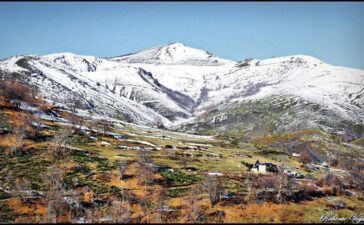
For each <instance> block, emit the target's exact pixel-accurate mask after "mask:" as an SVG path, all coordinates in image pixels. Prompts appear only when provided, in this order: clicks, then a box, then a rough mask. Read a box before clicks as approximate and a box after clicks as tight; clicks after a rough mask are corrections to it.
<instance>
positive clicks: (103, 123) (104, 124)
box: [96, 120, 113, 136]
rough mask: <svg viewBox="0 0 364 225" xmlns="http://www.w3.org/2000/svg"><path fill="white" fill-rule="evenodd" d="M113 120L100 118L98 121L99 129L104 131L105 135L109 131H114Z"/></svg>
mask: <svg viewBox="0 0 364 225" xmlns="http://www.w3.org/2000/svg"><path fill="white" fill-rule="evenodd" d="M112 126H113V124H112V122H110V121H107V120H99V121H97V123H96V127H97V130H100V131H102V133H103V135H104V136H106V133H107V132H110V131H112Z"/></svg>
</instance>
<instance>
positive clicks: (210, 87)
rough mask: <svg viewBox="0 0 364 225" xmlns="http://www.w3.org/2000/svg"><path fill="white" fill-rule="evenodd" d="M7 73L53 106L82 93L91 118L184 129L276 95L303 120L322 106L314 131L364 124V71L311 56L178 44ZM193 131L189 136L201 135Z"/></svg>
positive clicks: (28, 61)
mask: <svg viewBox="0 0 364 225" xmlns="http://www.w3.org/2000/svg"><path fill="white" fill-rule="evenodd" d="M0 71H1V72H2V73H3V74H6V73H14V72H15V73H19V74H22V75H23V76H24V77H26V78H27V79H29V80H30V82H31V83H34V84H35V85H36V86H38V87H39V89H40V90H41V93H42V95H43V96H44V97H46V99H48V100H49V101H51V102H54V103H61V104H67V102H68V100H69V99H72V98H74V97H75V96H77V97H78V98H81V99H83V101H84V102H87V104H88V105H93V106H94V107H86V109H83V110H84V111H85V112H87V113H92V112H94V113H96V114H100V113H101V114H103V115H108V116H111V117H117V116H120V115H122V116H121V118H122V119H125V120H127V121H130V122H134V123H137V124H142V125H148V126H155V125H157V124H163V125H164V126H166V127H171V128H173V129H179V128H181V127H182V126H181V124H183V123H184V122H183V121H189V122H191V121H194V122H196V123H201V122H203V121H205V122H206V118H205V115H210V116H211V115H214V114H216V116H217V115H225V116H226V115H230V114H229V113H227V112H228V111H229V110H231V109H234V108H240V107H241V106H244V104H252V103H251V102H253V103H254V102H255V101H260V100H262V101H265V100H266V99H272V96H278V99H279V97H280V96H287V99H288V100H287V103H286V104H288V105H287V108H289V109H292V113H293V114H294V115H295V116H294V118H296V120H300V119H302V117H300V116H299V115H301V112H304V111H306V110H307V108H305V106H304V104H306V103H307V104H314V105H317V107H316V108H317V109H316V110H314V109H310V110H309V112H308V111H307V115H309V114H310V115H311V114H312V115H313V116H312V118H314V119H313V120H312V121H309V122H307V124H311V125H312V124H315V125H314V126H313V125H312V126H311V125H310V126H307V127H308V128H312V127H314V128H317V127H321V128H322V127H325V128H330V129H331V128H333V129H342V127H338V126H339V125H333V124H336V122H337V120H339V121H341V122H342V124H344V123H347V121H350V123H353V124H356V123H359V124H360V123H362V121H363V120H364V115H363V113H362V111H363V105H364V100H363V99H364V88H362V87H363V84H364V71H363V70H359V69H351V68H346V67H338V66H333V65H329V64H326V63H324V62H322V61H321V60H319V59H317V58H315V57H312V56H307V55H293V56H283V57H275V58H270V59H264V60H258V59H246V60H243V61H232V60H225V59H222V58H219V57H216V56H214V55H212V54H211V53H209V52H207V51H205V50H199V49H194V48H190V47H187V46H185V45H184V44H182V43H170V44H167V45H163V46H158V47H154V48H149V49H146V50H142V51H138V52H136V53H131V54H128V55H123V56H117V57H108V58H99V57H95V56H82V55H76V54H74V53H69V52H65V53H55V54H48V55H44V56H35V55H25V56H14V57H9V58H7V59H4V60H1V61H0ZM80 96H82V97H80ZM292 99H295V100H292ZM272 101H275V100H272ZM278 101H280V100H278ZM288 102H290V103H288ZM266 104H268V105H270V104H271V103H270V102H267V103H266ZM280 104H283V103H280ZM290 104H298V105H299V106H300V107H297V105H290ZM251 110H254V109H251ZM326 111H327V112H328V113H327V115H325V116H322V115H323V114H322V113H323V112H326ZM272 114H273V115H274V116H273V117H279V118H284V115H278V114H277V115H276V114H275V112H273V111H272ZM212 120H214V121H216V118H215V119H214V118H213V119H212ZM276 120H277V121H278V119H277V118H274V119H273V121H270V122H269V123H271V122H272V123H277V121H276ZM265 122H266V121H265ZM187 124H188V123H187ZM324 124H325V125H324ZM193 126H194V125H191V127H190V128H189V129H187V130H186V131H189V132H195V131H196V130H195V129H194V128H193ZM231 126H233V125H232V124H229V125H228V126H225V127H224V129H229V128H230V127H231ZM340 126H341V125H340ZM344 127H345V126H344ZM184 128H185V127H184ZM345 129H347V128H345ZM198 130H200V129H198ZM283 130H284V129H283ZM283 130H282V129H278V130H275V131H276V132H281V131H283ZM243 132H247V131H243Z"/></svg>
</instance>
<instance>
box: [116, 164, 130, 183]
mask: <svg viewBox="0 0 364 225" xmlns="http://www.w3.org/2000/svg"><path fill="white" fill-rule="evenodd" d="M127 168H128V162H127V161H123V162H121V163H120V164H119V166H118V169H119V175H120V180H122V179H123V176H124V173H125V171H126V169H127Z"/></svg>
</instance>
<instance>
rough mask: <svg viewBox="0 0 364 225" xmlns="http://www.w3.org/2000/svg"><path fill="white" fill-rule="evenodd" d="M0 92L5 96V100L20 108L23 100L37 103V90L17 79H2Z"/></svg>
mask: <svg viewBox="0 0 364 225" xmlns="http://www.w3.org/2000/svg"><path fill="white" fill-rule="evenodd" d="M0 87H1V88H0V94H1V95H2V96H3V97H4V101H5V102H7V103H10V104H12V106H14V107H16V108H19V107H20V104H21V102H22V101H25V102H27V103H29V104H31V105H34V104H36V103H37V101H36V99H35V98H34V96H35V94H36V92H35V90H34V89H32V88H31V87H30V86H28V85H25V84H22V83H21V82H19V81H17V80H13V81H2V82H1V86H0Z"/></svg>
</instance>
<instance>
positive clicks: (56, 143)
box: [49, 127, 72, 160]
mask: <svg viewBox="0 0 364 225" xmlns="http://www.w3.org/2000/svg"><path fill="white" fill-rule="evenodd" d="M71 133H72V132H71V130H70V129H69V128H68V127H66V128H62V129H60V130H59V132H58V133H57V134H56V135H55V136H54V138H53V141H52V142H51V144H50V145H49V152H50V153H51V155H52V157H53V159H54V160H62V159H65V158H67V156H68V154H69V152H68V149H67V145H68V144H69V141H70V140H69V136H70V135H71Z"/></svg>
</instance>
